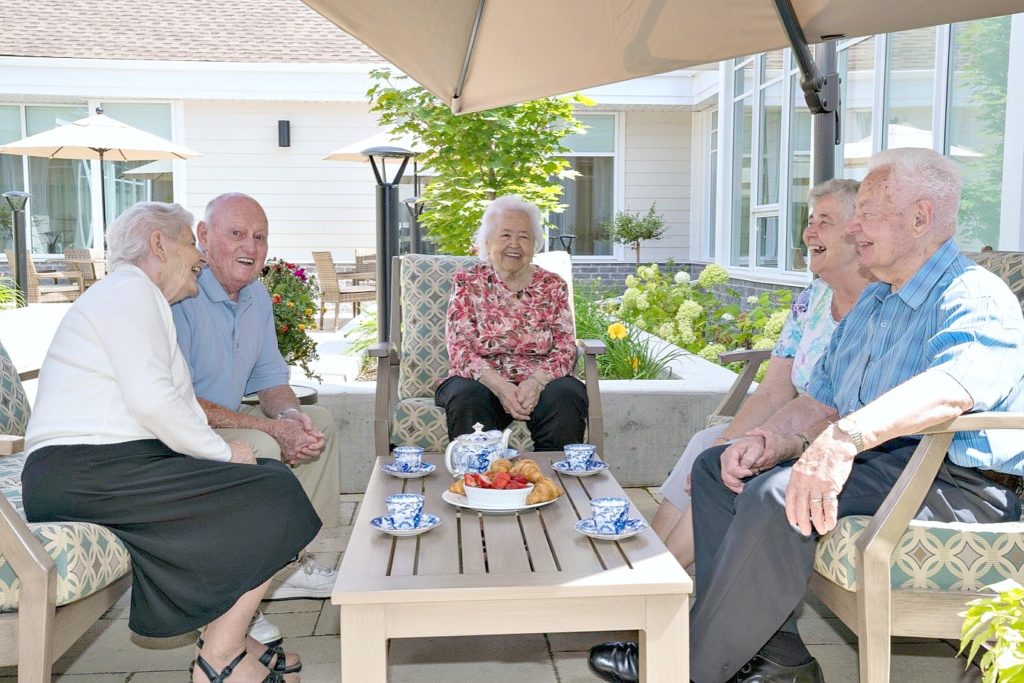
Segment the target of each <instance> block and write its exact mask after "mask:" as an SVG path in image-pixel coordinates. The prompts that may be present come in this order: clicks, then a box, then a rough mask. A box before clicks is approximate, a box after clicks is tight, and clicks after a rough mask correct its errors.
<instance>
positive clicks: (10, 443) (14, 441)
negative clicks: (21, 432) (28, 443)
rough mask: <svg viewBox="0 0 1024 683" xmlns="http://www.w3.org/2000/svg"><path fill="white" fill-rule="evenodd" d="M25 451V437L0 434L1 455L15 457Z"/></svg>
mask: <svg viewBox="0 0 1024 683" xmlns="http://www.w3.org/2000/svg"><path fill="white" fill-rule="evenodd" d="M23 450H25V437H23V436H15V435H14V434H0V455H14V454H15V453H21V452H22V451H23Z"/></svg>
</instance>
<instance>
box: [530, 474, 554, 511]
mask: <svg viewBox="0 0 1024 683" xmlns="http://www.w3.org/2000/svg"><path fill="white" fill-rule="evenodd" d="M560 495H562V489H560V488H558V485H557V484H556V483H555V482H553V481H552V480H550V479H548V478H547V477H541V478H540V479H538V480H537V482H536V483H534V485H533V491H532V492H531V493H530V495H529V496H527V497H526V503H527V504H528V505H533V504H535V503H546V502H547V501H549V500H554V499H555V498H558V497H559V496H560Z"/></svg>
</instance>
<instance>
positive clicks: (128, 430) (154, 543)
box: [22, 202, 320, 681]
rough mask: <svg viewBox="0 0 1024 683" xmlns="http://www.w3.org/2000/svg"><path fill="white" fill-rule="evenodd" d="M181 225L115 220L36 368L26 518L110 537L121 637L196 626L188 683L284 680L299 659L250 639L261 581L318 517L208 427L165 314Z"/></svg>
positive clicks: (160, 216)
mask: <svg viewBox="0 0 1024 683" xmlns="http://www.w3.org/2000/svg"><path fill="white" fill-rule="evenodd" d="M191 228H192V215H191V214H190V213H188V212H187V211H185V210H184V209H182V208H181V207H180V206H178V205H176V204H161V203H158V202H143V203H139V204H136V205H135V206H133V207H131V208H130V209H128V210H127V211H126V212H125V213H124V214H122V215H121V216H120V217H119V218H118V219H117V220H116V221H114V223H112V224H111V226H110V228H109V230H108V233H107V241H108V246H109V257H108V258H109V262H110V270H111V272H110V274H109V275H108V276H107V277H106V278H104V279H103V280H101V281H100V282H99V283H98V284H96V285H94V286H93V287H91V288H90V289H89V291H87V292H86V293H85V294H84V295H82V296H81V297H79V299H78V300H77V301H76V302H75V303H74V305H73V306H72V307H71V309H70V310H69V311H68V313H67V315H66V316H65V317H64V320H63V321H62V322H61V324H60V327H59V328H58V329H57V333H56V335H55V337H54V339H53V343H52V344H51V346H50V349H49V351H48V352H47V354H46V358H45V360H44V361H43V366H42V370H41V371H40V373H39V391H38V396H37V399H36V404H35V410H34V412H33V414H32V418H31V420H30V421H29V425H28V430H27V434H26V450H27V451H28V453H29V457H28V460H27V462H26V464H25V468H24V472H23V475H22V481H23V490H24V504H25V512H26V515H27V517H28V519H29V521H32V522H42V521H71V522H91V523H94V524H99V525H102V526H105V527H107V528H109V529H110V530H111V531H112V532H113V533H114V534H115V535H116V536H117V537H118V538H119V539H121V541H122V542H123V543H124V544H125V546H126V547H127V548H128V551H129V553H130V554H131V557H132V598H131V616H130V618H129V622H128V623H129V627H130V628H131V629H132V630H133V631H135V632H136V633H139V634H141V635H144V636H151V637H167V636H174V635H179V634H182V633H188V632H190V631H193V630H196V629H198V628H201V627H203V626H205V627H206V631H205V642H204V641H203V640H201V641H200V643H201V646H200V647H201V649H200V652H199V654H198V655H197V661H196V663H197V665H198V666H196V667H195V669H194V671H193V674H192V676H193V680H194V681H207V680H217V681H220V680H223V679H224V678H227V677H229V676H231V677H232V678H231V680H232V681H284V680H288V679H286V678H284V677H283V675H282V674H283V673H293V672H295V671H297V670H298V668H300V667H301V665H300V664H299V663H298V660H297V657H296V656H295V655H294V654H287V655H286V654H285V653H284V652H283V651H282V650H280V649H278V648H270V649H268V648H267V647H266V646H264V645H261V644H260V643H258V642H256V641H255V640H253V639H252V638H247V637H246V630H247V629H248V626H249V621H250V619H251V618H252V616H253V614H254V613H255V611H256V608H257V607H258V606H259V603H260V599H261V597H262V595H263V593H264V591H265V590H266V588H267V585H268V582H269V579H270V577H271V576H273V575H274V573H275V572H276V571H277V570H279V569H280V568H281V567H283V566H284V565H285V564H286V563H287V562H288V561H289V560H290V559H291V558H292V557H293V556H295V555H296V554H297V553H298V552H299V551H300V550H302V548H304V547H305V546H306V544H307V543H309V541H310V540H312V538H313V536H314V535H316V532H317V530H318V529H319V528H320V520H319V519H318V518H317V516H316V513H315V512H314V511H313V509H312V507H311V506H310V504H309V500H308V499H307V498H306V495H305V494H304V493H303V491H302V488H301V487H300V486H299V483H298V481H297V480H296V479H295V477H294V476H293V475H292V473H291V472H290V471H289V469H288V468H287V467H286V466H284V465H282V464H281V463H279V462H276V461H272V460H262V459H261V460H256V459H255V458H254V457H253V455H252V452H251V450H249V447H248V446H247V445H245V444H243V443H241V442H232V443H230V444H228V443H225V442H224V440H223V439H221V438H220V437H219V436H218V435H217V434H216V433H214V432H213V430H212V429H210V428H209V426H207V423H206V419H205V417H204V415H203V411H202V409H201V408H200V407H199V404H198V402H197V401H196V397H195V394H194V393H193V391H192V381H191V378H190V377H189V372H188V366H187V365H186V363H185V361H184V359H183V358H182V356H181V352H180V351H179V349H178V342H177V339H176V337H175V332H174V324H173V321H172V318H171V310H170V304H172V303H174V302H175V301H178V300H180V299H182V298H185V297H189V296H194V295H195V294H196V292H197V286H198V284H197V278H198V275H199V271H200V267H201V265H202V263H203V260H202V256H201V255H200V253H199V251H198V250H197V249H196V246H195V237H193V235H192V229H191ZM270 498H273V500H274V501H275V504H274V505H273V506H268V505H266V504H265V502H264V501H266V500H268V499H270ZM279 508H284V509H287V510H288V511H289V513H288V514H287V515H281V514H279ZM249 654H251V655H253V656H247V655H249ZM268 667H269V669H270V670H268Z"/></svg>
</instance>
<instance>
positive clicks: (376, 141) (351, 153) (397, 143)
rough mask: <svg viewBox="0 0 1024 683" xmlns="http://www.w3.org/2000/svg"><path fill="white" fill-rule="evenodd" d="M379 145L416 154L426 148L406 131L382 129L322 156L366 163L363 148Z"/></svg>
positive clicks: (332, 159)
mask: <svg viewBox="0 0 1024 683" xmlns="http://www.w3.org/2000/svg"><path fill="white" fill-rule="evenodd" d="M379 147H398V148H401V149H406V150H409V151H410V152H414V153H416V154H423V153H424V152H426V151H427V148H426V147H424V146H423V143H422V142H420V141H419V140H418V139H417V138H415V137H413V136H412V135H409V134H408V133H391V132H389V131H383V132H380V133H375V134H373V135H371V136H370V137H368V138H363V139H362V140H357V141H356V142H353V143H350V144H347V145H345V146H344V147H339V148H338V149H336V150H334V151H333V152H331V153H330V154H328V155H327V156H325V157H324V160H325V161H355V162H362V163H366V162H368V161H369V160H370V158H369V157H368V156H367V155H365V154H363V151H364V150H367V149H374V148H379Z"/></svg>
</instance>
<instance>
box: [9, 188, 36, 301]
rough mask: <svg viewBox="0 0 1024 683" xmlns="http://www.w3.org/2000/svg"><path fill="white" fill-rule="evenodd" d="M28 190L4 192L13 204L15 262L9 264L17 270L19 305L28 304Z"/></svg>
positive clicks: (11, 204) (16, 280)
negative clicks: (26, 206)
mask: <svg viewBox="0 0 1024 683" xmlns="http://www.w3.org/2000/svg"><path fill="white" fill-rule="evenodd" d="M30 196H31V195H29V193H28V192H4V199H6V200H7V203H8V204H10V206H11V211H13V212H14V215H13V216H12V218H13V220H12V223H13V228H14V263H11V264H8V265H9V266H10V267H11V268H13V269H14V270H15V273H16V274H15V282H17V284H18V289H20V290H21V302H20V303H19V304H18V305H19V306H27V305H28V255H27V254H28V252H27V249H26V247H27V245H28V241H27V235H26V234H25V204H27V203H28V198H29V197H30Z"/></svg>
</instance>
